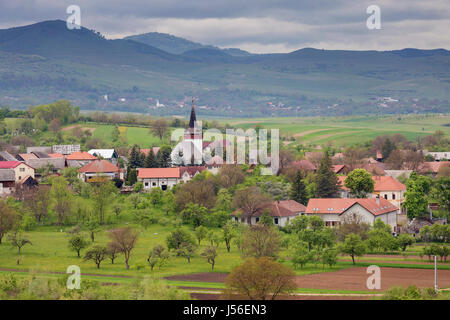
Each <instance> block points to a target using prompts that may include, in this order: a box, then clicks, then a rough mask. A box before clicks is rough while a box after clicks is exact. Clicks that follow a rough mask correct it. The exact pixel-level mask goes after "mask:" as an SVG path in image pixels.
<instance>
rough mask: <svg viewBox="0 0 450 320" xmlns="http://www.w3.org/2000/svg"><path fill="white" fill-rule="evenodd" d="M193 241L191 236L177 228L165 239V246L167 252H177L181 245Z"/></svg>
mask: <svg viewBox="0 0 450 320" xmlns="http://www.w3.org/2000/svg"><path fill="white" fill-rule="evenodd" d="M191 241H194V240H193V238H192V236H191V234H190V233H189V232H187V231H186V230H184V229H181V228H178V229H175V230H174V231H172V232H171V233H170V234H169V235H168V236H167V238H166V244H167V248H168V249H169V251H170V250H171V249H174V250H177V249H179V248H180V246H181V244H182V243H185V242H191Z"/></svg>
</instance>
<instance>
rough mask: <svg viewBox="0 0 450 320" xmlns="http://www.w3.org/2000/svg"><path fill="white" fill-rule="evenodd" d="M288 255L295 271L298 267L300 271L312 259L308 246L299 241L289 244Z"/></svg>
mask: <svg viewBox="0 0 450 320" xmlns="http://www.w3.org/2000/svg"><path fill="white" fill-rule="evenodd" d="M289 255H290V257H291V261H292V264H293V265H294V268H295V269H297V268H298V267H300V268H301V269H302V268H303V267H304V266H305V265H306V264H307V263H308V262H310V261H311V260H312V257H313V256H312V254H311V251H310V250H309V249H308V244H307V243H306V242H303V241H299V240H294V241H293V243H291V246H290V248H289Z"/></svg>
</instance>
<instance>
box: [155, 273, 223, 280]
mask: <svg viewBox="0 0 450 320" xmlns="http://www.w3.org/2000/svg"><path fill="white" fill-rule="evenodd" d="M227 275H228V273H218V272H202V273H193V274H182V275H178V276H170V277H166V278H164V279H166V280H179V281H199V282H224V281H225V278H226V277H227Z"/></svg>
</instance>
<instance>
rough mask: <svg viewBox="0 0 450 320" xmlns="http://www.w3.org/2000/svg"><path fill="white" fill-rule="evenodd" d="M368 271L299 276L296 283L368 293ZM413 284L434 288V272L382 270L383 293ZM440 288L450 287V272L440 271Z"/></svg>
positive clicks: (359, 269) (301, 285) (347, 270)
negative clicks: (396, 287) (395, 287)
mask: <svg viewBox="0 0 450 320" xmlns="http://www.w3.org/2000/svg"><path fill="white" fill-rule="evenodd" d="M366 270H367V269H366V268H360V267H358V268H349V269H343V270H338V271H335V272H326V273H318V274H311V275H306V276H298V277H297V279H296V282H297V285H298V287H299V288H312V289H330V290H355V291H356V290H357V291H367V287H366V281H367V278H368V277H369V276H370V274H367V273H366ZM413 284H414V285H416V286H418V287H422V288H424V287H430V288H431V287H433V286H434V270H433V269H408V268H381V291H385V290H388V289H389V288H392V287H394V286H401V287H407V286H409V285H413ZM438 286H439V287H440V288H448V287H450V270H438ZM374 293H375V292H374Z"/></svg>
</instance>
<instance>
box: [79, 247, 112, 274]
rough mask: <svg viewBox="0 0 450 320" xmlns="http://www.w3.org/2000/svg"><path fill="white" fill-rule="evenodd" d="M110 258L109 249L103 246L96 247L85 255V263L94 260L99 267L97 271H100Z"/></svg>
mask: <svg viewBox="0 0 450 320" xmlns="http://www.w3.org/2000/svg"><path fill="white" fill-rule="evenodd" d="M107 256H108V248H106V247H103V246H94V247H92V248H91V249H89V250H88V251H87V252H86V253H85V255H84V261H89V260H92V261H94V263H95V264H96V265H97V269H100V264H101V263H102V261H103V260H105V259H106V258H107Z"/></svg>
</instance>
